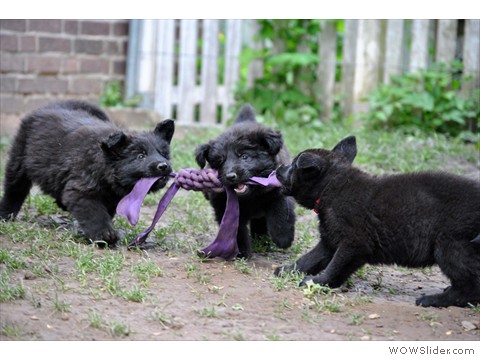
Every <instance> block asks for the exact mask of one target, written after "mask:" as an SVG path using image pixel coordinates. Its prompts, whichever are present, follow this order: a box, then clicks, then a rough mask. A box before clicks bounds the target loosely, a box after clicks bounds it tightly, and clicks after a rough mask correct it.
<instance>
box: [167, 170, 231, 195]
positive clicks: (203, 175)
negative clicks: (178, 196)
mask: <svg viewBox="0 0 480 360" xmlns="http://www.w3.org/2000/svg"><path fill="white" fill-rule="evenodd" d="M175 183H176V184H177V185H178V186H180V187H181V188H182V189H185V190H195V191H205V190H208V191H215V192H222V191H225V190H224V188H223V184H222V183H221V181H220V180H219V179H218V172H217V170H213V169H203V170H198V169H182V170H180V171H179V172H178V174H177V175H176V176H175Z"/></svg>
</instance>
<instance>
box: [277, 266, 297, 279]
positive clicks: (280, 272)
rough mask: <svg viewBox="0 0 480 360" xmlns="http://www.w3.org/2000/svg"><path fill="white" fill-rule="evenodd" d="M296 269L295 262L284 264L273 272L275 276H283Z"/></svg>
mask: <svg viewBox="0 0 480 360" xmlns="http://www.w3.org/2000/svg"><path fill="white" fill-rule="evenodd" d="M295 269H296V266H295V264H289V265H283V266H279V267H277V268H276V269H275V271H274V272H273V274H274V275H275V276H283V275H285V274H287V273H289V272H292V271H295Z"/></svg>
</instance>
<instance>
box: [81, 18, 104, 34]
mask: <svg viewBox="0 0 480 360" xmlns="http://www.w3.org/2000/svg"><path fill="white" fill-rule="evenodd" d="M81 26H82V34H85V35H109V34H110V23H108V22H102V21H82V22H81Z"/></svg>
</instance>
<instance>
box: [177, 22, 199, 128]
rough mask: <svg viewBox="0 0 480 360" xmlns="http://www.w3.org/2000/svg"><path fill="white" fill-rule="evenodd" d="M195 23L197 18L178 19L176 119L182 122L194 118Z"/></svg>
mask: <svg viewBox="0 0 480 360" xmlns="http://www.w3.org/2000/svg"><path fill="white" fill-rule="evenodd" d="M197 23H198V20H180V54H179V59H178V61H179V73H178V107H177V120H178V122H179V123H184V124H192V123H193V120H194V119H193V117H194V105H195V101H194V100H195V94H194V91H193V89H194V88H195V78H196V67H195V66H196V56H197Z"/></svg>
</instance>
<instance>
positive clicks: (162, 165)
mask: <svg viewBox="0 0 480 360" xmlns="http://www.w3.org/2000/svg"><path fill="white" fill-rule="evenodd" d="M157 169H158V170H160V171H167V169H168V164H167V163H166V162H161V163H158V165H157Z"/></svg>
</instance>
